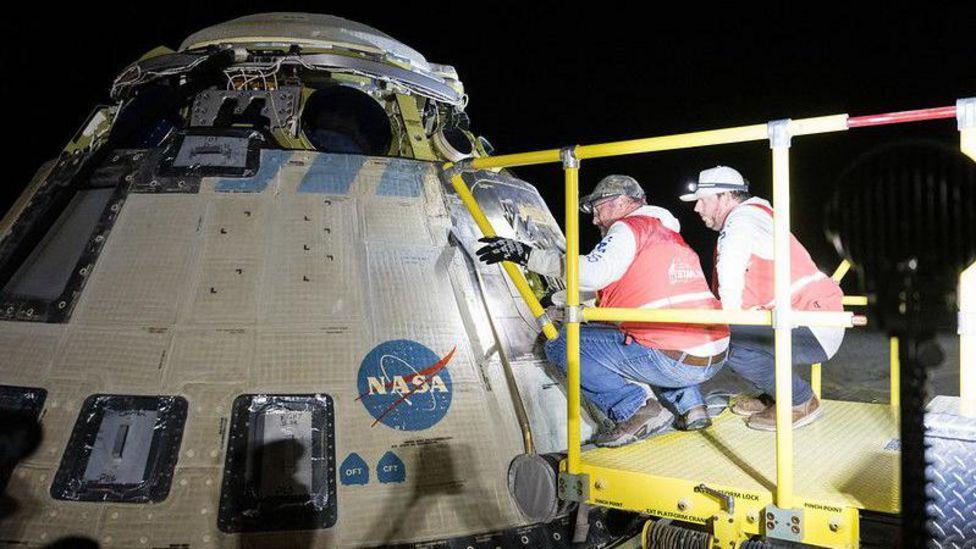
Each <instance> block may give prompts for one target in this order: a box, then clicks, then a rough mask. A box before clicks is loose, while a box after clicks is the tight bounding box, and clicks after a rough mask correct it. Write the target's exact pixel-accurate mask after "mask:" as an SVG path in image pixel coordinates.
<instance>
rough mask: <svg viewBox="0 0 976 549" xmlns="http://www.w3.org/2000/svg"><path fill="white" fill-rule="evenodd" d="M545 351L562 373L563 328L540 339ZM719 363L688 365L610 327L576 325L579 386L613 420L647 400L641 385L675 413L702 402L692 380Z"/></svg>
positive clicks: (621, 418) (719, 366) (705, 377)
mask: <svg viewBox="0 0 976 549" xmlns="http://www.w3.org/2000/svg"><path fill="white" fill-rule="evenodd" d="M628 341H629V343H628ZM545 350H546V357H548V358H549V361H550V362H552V363H553V364H555V365H556V367H557V368H559V370H560V371H561V372H563V374H565V373H566V328H565V327H564V328H563V329H562V330H561V331H560V332H559V338H557V339H553V340H550V341H547V342H546V344H545ZM682 358H684V357H682ZM724 363H725V361H724V360H723V361H719V362H716V363H715V364H712V365H710V366H707V367H705V366H688V365H686V364H683V363H682V362H680V361H677V360H674V359H673V358H671V357H669V356H667V355H665V354H664V353H661V352H660V351H658V350H656V349H651V348H649V347H645V346H643V345H641V344H640V343H637V342H636V341H633V340H632V339H628V338H627V337H626V335H625V334H624V332H622V331H621V330H620V329H619V328H617V327H616V326H612V325H609V324H586V325H584V326H581V327H580V387H581V388H582V391H583V394H584V395H585V396H586V398H587V399H588V400H589V401H590V402H592V403H593V404H594V405H595V406H596V407H597V408H599V409H600V410H601V411H602V412H603V413H604V414H606V415H607V417H609V418H610V419H612V420H613V421H615V422H618V423H619V422H621V421H625V420H627V419H629V418H630V416H632V415H634V412H636V411H637V410H638V409H639V408H640V407H641V406H643V405H644V403H645V402H646V401H647V398H648V396H649V395H648V391H647V389H646V388H645V387H644V385H642V384H647V385H650V386H652V387H653V388H654V390H655V391H656V392H657V393H658V395H659V396H660V397H661V399H662V400H664V401H666V402H665V404H669V405H670V407H673V408H674V409H675V410H677V412H678V413H679V414H684V413H685V412H687V411H688V410H689V409H690V408H691V407H693V406H699V405H704V404H705V400H704V399H703V398H702V395H701V392H699V390H698V384H699V383H702V382H704V381H706V380H708V379H709V378H711V377H712V376H713V375H715V374H716V373H717V372H718V371H719V370H720V369H722V365H723V364H724Z"/></svg>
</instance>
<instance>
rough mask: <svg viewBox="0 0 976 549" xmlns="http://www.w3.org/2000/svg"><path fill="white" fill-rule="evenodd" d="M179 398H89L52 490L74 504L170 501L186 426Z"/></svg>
mask: <svg viewBox="0 0 976 549" xmlns="http://www.w3.org/2000/svg"><path fill="white" fill-rule="evenodd" d="M186 410H187V403H186V399H184V398H183V397H178V396H128V395H92V396H90V397H88V399H87V400H85V403H84V405H83V406H82V409H81V413H80V414H79V416H78V420H77V421H76V422H75V427H74V430H73V431H72V432H71V438H70V439H69V441H68V446H67V448H65V451H64V456H63V457H62V458H61V466H60V468H59V469H58V472H57V475H56V476H55V478H54V484H53V485H52V486H51V497H53V498H55V499H61V500H70V501H111V502H120V503H149V502H159V501H163V500H164V499H166V496H167V495H168V494H169V489H170V484H171V482H172V480H173V469H174V468H175V466H176V460H177V456H178V455H179V450H180V441H181V440H182V438H183V425H184V423H185V422H186Z"/></svg>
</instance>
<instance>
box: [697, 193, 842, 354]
mask: <svg viewBox="0 0 976 549" xmlns="http://www.w3.org/2000/svg"><path fill="white" fill-rule="evenodd" d="M747 204H757V205H760V206H765V207H766V208H770V209H772V206H771V205H770V204H769V202H768V201H766V200H764V199H762V198H758V197H752V198H750V199H748V200H745V201H744V202H742V204H740V205H739V206H736V207H735V208H734V209H733V210H732V211H731V212H730V213H729V215H728V217H726V218H725V225H724V226H722V231H721V232H720V233H719V235H718V243H717V244H716V263H715V273H716V275H717V277H718V298H719V300H720V301H721V302H722V308H723V309H727V310H728V309H731V310H739V309H741V308H742V294H743V290H745V285H746V270H747V269H748V268H749V261H750V258H751V257H752V256H753V255H755V256H757V257H759V258H762V259H766V260H769V261H772V260H773V251H774V248H773V219H772V217H771V216H770V215H769V214H768V213H766V212H765V211H763V210H762V209H760V208H752V207H748V206H746V205H747ZM810 331H811V332H813V335H814V336H815V337H816V338H817V341H819V342H820V346H821V347H823V349H824V352H826V353H827V356H828V357H832V356H833V355H834V354H835V353H836V352H837V349H838V348H840V344H841V341H842V340H843V338H844V329H843V328H835V327H821V326H814V327H811V328H810Z"/></svg>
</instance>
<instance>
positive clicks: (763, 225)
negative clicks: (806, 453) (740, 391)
mask: <svg viewBox="0 0 976 549" xmlns="http://www.w3.org/2000/svg"><path fill="white" fill-rule="evenodd" d="M693 186H694V187H695V188H694V189H693V192H691V193H689V194H685V195H682V196H681V200H684V201H685V202H692V201H693V202H695V213H697V214H698V215H699V216H701V218H702V221H703V222H704V223H705V226H706V227H708V228H709V229H712V230H713V231H719V236H718V243H717V245H716V249H715V276H714V277H713V280H712V283H713V285H714V284H717V294H718V296H719V299H721V301H722V307H723V308H724V309H734V310H738V309H766V310H771V309H773V305H774V295H773V209H772V208H771V207H770V205H769V202H767V201H765V200H763V199H761V198H755V197H751V196H750V195H749V184H748V182H747V181H746V180H745V179H744V178H743V177H742V174H740V173H739V172H738V171H736V170H734V169H732V168H729V167H727V166H717V167H715V168H711V169H708V170H704V171H702V172H701V173H700V174H699V176H698V183H697V184H696V185H693ZM790 270H791V274H790V280H791V286H790V291H791V292H792V296H791V297H792V299H791V305H792V307H793V309H794V310H799V311H841V310H843V302H842V300H843V294H842V292H841V289H840V286H839V285H838V284H837V283H836V282H834V281H833V280H832V279H831V278H830V277H828V276H826V275H825V274H823V273H822V272H820V270H818V269H817V266H816V265H815V264H814V263H813V260H812V259H811V258H810V254H809V253H807V250H806V249H805V248H804V247H803V245H802V244H800V242H799V241H798V240H797V239H796V237H794V236H793V235H790ZM730 328H731V330H732V343H731V346H730V349H729V367H730V368H732V370H733V371H735V372H736V373H737V374H739V375H740V376H742V377H744V378H745V379H747V380H749V381H751V382H752V383H753V384H754V385H755V386H756V387H757V388H758V389H759V390H760V391H761V393H760V394H759V396H757V397H740V398H738V399H736V401H735V402H734V404H733V406H732V411H733V412H735V413H736V414H739V415H741V416H747V417H748V418H749V419H748V421H747V423H748V425H749V427H752V428H754V429H760V430H764V431H774V430H775V429H776V407H775V406H773V403H774V401H773V397H772V395H774V394H775V392H776V376H775V361H774V356H773V330H772V328H770V327H768V326H731V327H730ZM843 338H844V328H837V327H813V328H806V327H801V328H796V329H794V330H793V337H792V340H793V365H794V366H796V365H799V364H814V363H817V362H824V361H826V360H827V359H829V358H831V357H832V356H834V354H835V353H836V352H837V349H838V348H840V344H841V340H843ZM792 385H793V426H794V427H802V426H804V425H807V424H809V423H810V422H812V421H814V420H815V419H817V418H818V417H820V415H821V413H822V411H823V409H822V408H821V407H820V401H819V400H818V399H817V397H816V396H814V394H813V389H812V388H811V387H810V384H808V383H807V382H806V381H803V380H802V379H801V378H800V377H799V376H798V375H796V373H794V374H793V382H792Z"/></svg>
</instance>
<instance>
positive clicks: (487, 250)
mask: <svg viewBox="0 0 976 549" xmlns="http://www.w3.org/2000/svg"><path fill="white" fill-rule="evenodd" d="M478 242H484V243H485V245H484V246H482V247H480V248H478V251H477V252H476V253H477V254H478V259H480V260H482V261H484V262H485V263H487V264H488V265H494V264H495V263H498V262H499V261H511V262H512V263H518V264H519V265H523V266H524V265H527V264H528V263H529V253H531V252H532V248H530V247H529V246H528V244H522V243H521V242H519V241H518V240H512V239H511V238H502V237H500V236H486V237H484V238H479V239H478Z"/></svg>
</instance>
